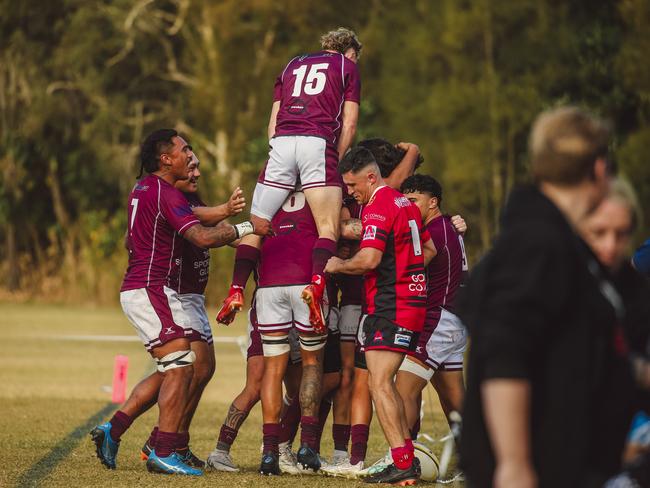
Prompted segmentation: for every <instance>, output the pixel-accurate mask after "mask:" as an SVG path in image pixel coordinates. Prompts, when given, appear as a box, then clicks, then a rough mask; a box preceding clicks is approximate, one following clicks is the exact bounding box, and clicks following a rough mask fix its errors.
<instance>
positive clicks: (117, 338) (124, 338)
mask: <svg viewBox="0 0 650 488" xmlns="http://www.w3.org/2000/svg"><path fill="white" fill-rule="evenodd" d="M47 338H48V339H54V340H63V341H89V342H94V341H99V342H141V341H140V338H139V337H137V336H130V335H61V336H59V335H52V336H48V337H47ZM212 340H213V341H214V342H220V343H223V344H241V343H242V342H245V341H246V336H236V337H214V336H213V337H212Z"/></svg>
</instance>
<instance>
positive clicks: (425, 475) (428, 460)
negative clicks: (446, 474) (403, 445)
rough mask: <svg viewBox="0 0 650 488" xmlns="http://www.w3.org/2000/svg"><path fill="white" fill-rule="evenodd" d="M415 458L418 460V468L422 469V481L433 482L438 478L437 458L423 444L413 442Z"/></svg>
mask: <svg viewBox="0 0 650 488" xmlns="http://www.w3.org/2000/svg"><path fill="white" fill-rule="evenodd" d="M413 447H414V448H415V457H416V458H418V459H419V460H420V467H421V468H422V476H421V479H422V480H424V481H435V480H436V478H438V468H439V463H438V458H437V457H436V455H435V454H434V453H433V452H431V449H429V448H428V447H427V446H425V445H424V444H421V443H419V442H414V443H413Z"/></svg>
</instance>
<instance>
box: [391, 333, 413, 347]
mask: <svg viewBox="0 0 650 488" xmlns="http://www.w3.org/2000/svg"><path fill="white" fill-rule="evenodd" d="M393 343H395V344H397V345H398V346H405V347H408V346H410V345H411V336H410V335H406V334H395V340H394V341H393Z"/></svg>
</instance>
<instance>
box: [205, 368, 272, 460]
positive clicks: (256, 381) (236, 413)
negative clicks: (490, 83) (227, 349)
mask: <svg viewBox="0 0 650 488" xmlns="http://www.w3.org/2000/svg"><path fill="white" fill-rule="evenodd" d="M263 377H264V357H263V356H253V357H251V358H249V359H248V361H247V362H246V385H245V386H244V389H243V390H242V391H241V392H240V393H239V395H237V396H236V397H235V399H234V400H233V402H232V404H231V405H230V408H229V409H228V414H227V415H226V418H225V420H224V421H223V424H222V426H221V430H220V432H219V439H218V441H217V445H216V447H215V449H214V451H212V453H211V454H210V456H209V457H208V466H210V467H211V468H214V469H216V470H219V471H239V469H238V468H237V467H236V466H235V464H234V463H233V461H232V458H231V457H230V448H231V447H232V444H233V443H234V442H235V439H236V437H237V434H238V433H239V429H240V428H241V426H242V425H243V423H244V421H245V420H246V418H247V417H248V414H249V413H250V411H251V409H252V408H253V407H254V406H255V404H257V402H258V401H259V400H260V390H261V388H262V378H263Z"/></svg>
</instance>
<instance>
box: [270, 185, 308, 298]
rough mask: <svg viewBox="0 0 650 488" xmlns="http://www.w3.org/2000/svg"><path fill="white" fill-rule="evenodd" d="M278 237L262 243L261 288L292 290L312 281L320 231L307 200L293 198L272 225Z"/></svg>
mask: <svg viewBox="0 0 650 488" xmlns="http://www.w3.org/2000/svg"><path fill="white" fill-rule="evenodd" d="M271 224H272V226H273V229H274V230H275V233H276V235H275V236H272V237H266V238H265V239H264V242H263V243H262V249H261V256H260V264H259V267H258V270H259V286H260V287H267V286H290V285H302V284H308V283H310V281H311V254H312V248H313V247H314V244H315V243H316V240H317V239H318V229H317V228H316V222H314V217H313V215H312V213H311V209H310V208H309V205H308V204H307V200H306V199H305V194H304V193H303V192H301V191H297V192H294V193H292V194H291V195H289V197H288V198H287V200H286V201H285V202H284V204H283V205H282V208H280V210H279V211H278V212H277V213H276V214H275V216H274V217H273V220H272V221H271Z"/></svg>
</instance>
